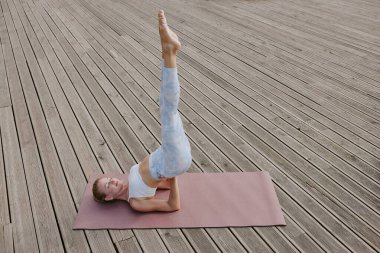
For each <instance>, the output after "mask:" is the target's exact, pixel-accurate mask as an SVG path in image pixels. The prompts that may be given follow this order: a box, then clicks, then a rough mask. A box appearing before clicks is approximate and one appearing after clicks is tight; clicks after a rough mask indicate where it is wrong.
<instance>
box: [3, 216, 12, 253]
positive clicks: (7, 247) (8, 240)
mask: <svg viewBox="0 0 380 253" xmlns="http://www.w3.org/2000/svg"><path fill="white" fill-rule="evenodd" d="M3 233H4V242H2V244H0V245H4V253H13V252H14V240H13V230H12V223H8V224H6V225H5V226H3ZM0 240H1V239H0Z"/></svg>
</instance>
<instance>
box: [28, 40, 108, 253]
mask: <svg viewBox="0 0 380 253" xmlns="http://www.w3.org/2000/svg"><path fill="white" fill-rule="evenodd" d="M28 35H29V41H31V43H32V45H33V46H34V50H35V52H36V56H37V57H38V59H40V66H41V68H42V69H43V72H44V75H45V78H46V80H47V82H48V83H49V84H50V85H53V84H54V83H57V80H55V79H54V74H53V71H52V69H51V68H50V65H49V63H47V62H46V61H43V59H46V58H45V57H44V56H43V55H42V54H41V52H42V51H43V50H42V48H39V47H38V46H39V45H38V42H36V38H35V37H33V36H31V35H32V34H30V33H29V34H28ZM35 65H37V63H35ZM32 73H33V70H32ZM41 75H42V74H41V73H39V74H38V73H34V80H39V81H38V82H37V85H36V86H37V87H38V92H39V93H40V94H39V97H40V99H41V102H42V104H43V106H44V107H45V110H46V111H45V113H46V114H47V115H48V120H49V123H50V124H51V125H53V127H52V128H53V131H54V135H56V134H58V137H57V138H58V139H59V138H62V137H60V136H64V135H65V133H64V129H63V126H62V125H60V124H57V122H56V121H58V120H59V116H58V112H57V111H56V110H54V108H55V107H54V104H53V102H52V100H50V101H49V98H50V94H49V91H48V90H47V86H46V83H45V82H44V81H43V79H42V76H41ZM43 84H44V85H45V86H43V87H41V86H40V85H43ZM63 97H64V96H63ZM50 99H51V98H50ZM36 101H37V99H36ZM58 101H59V100H58ZM66 109H67V108H66ZM43 121H44V120H43V119H39V120H38V122H43ZM69 122H70V121H69ZM71 123H73V122H71ZM44 128H45V127H44V126H42V127H40V128H38V129H41V131H42V134H41V133H40V134H38V133H37V141H38V142H39V146H40V149H41V150H42V154H43V155H42V156H41V157H42V159H43V164H44V166H45V167H46V168H60V167H61V166H60V164H59V161H58V157H56V156H54V154H55V155H56V153H54V152H49V151H50V150H54V146H53V144H52V143H51V140H47V139H46V138H47V137H46V136H43V133H49V130H47V129H44ZM79 129H80V128H79ZM62 130H63V133H62ZM37 132H38V130H37ZM38 137H39V138H41V139H40V140H39V138H38ZM49 146H50V147H49ZM44 149H46V150H44ZM62 152H67V150H66V151H65V150H62ZM48 154H50V157H47V156H48ZM58 171H62V169H58ZM45 173H46V174H47V175H48V179H49V180H48V182H49V184H50V186H49V189H50V190H51V192H52V198H53V203H54V205H55V206H56V209H57V210H58V211H57V218H58V221H59V224H60V228H61V231H62V232H61V233H62V237H63V240H64V242H65V243H66V249H67V250H68V251H73V252H78V251H88V250H89V248H88V246H87V242H86V239H85V237H84V234H83V232H82V231H73V230H72V229H71V226H72V224H73V222H74V217H75V213H76V210H75V206H74V205H73V204H74V202H73V201H72V200H71V201H70V200H69V198H70V199H71V194H70V192H69V191H68V188H67V185H66V184H64V185H62V183H65V182H66V180H65V177H64V175H62V174H61V175H60V174H59V173H57V172H56V171H49V170H45ZM50 180H53V182H50ZM82 185H85V181H84V180H83V181H82ZM81 193H82V191H81V192H80V194H81ZM70 202H71V203H70ZM70 207H71V210H70V211H71V212H68V210H69V209H70ZM62 212H63V213H62ZM99 239H100V238H99ZM99 239H98V240H97V242H98V241H99ZM106 245H107V243H106V241H104V242H103V247H102V249H104V250H108V251H110V250H111V249H113V246H112V244H111V245H110V248H108V249H107V248H106ZM108 245H109V244H108Z"/></svg>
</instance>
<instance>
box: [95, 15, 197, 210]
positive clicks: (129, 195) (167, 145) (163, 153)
mask: <svg viewBox="0 0 380 253" xmlns="http://www.w3.org/2000/svg"><path fill="white" fill-rule="evenodd" d="M158 21H159V33H160V38H161V48H162V58H163V63H161V87H160V115H161V125H162V129H161V134H162V145H161V146H160V147H159V148H158V149H157V150H155V151H154V152H153V153H152V154H151V155H148V156H146V157H145V158H144V159H143V160H142V161H141V162H140V163H139V164H136V165H134V166H132V168H131V170H130V173H129V176H128V182H123V181H121V180H119V179H117V178H106V177H102V178H98V179H97V180H96V181H95V182H94V185H93V195H94V198H95V199H96V200H98V201H111V200H114V199H121V200H126V201H128V202H129V204H130V205H131V207H132V208H133V209H135V210H137V211H141V212H150V211H164V212H171V211H176V210H178V209H179V208H180V198H179V190H178V183H177V178H176V176H178V175H180V174H182V173H185V172H186V171H187V170H188V169H189V167H190V165H191V160H192V158H191V149H190V144H189V140H188V139H187V137H186V135H185V132H184V130H183V126H182V121H181V118H180V116H179V113H178V111H177V108H178V103H179V94H180V87H179V81H178V75H177V67H176V66H177V64H176V54H177V51H178V50H179V49H180V48H181V43H180V42H179V40H178V37H177V35H176V34H175V33H174V32H173V31H172V30H171V29H170V28H169V26H168V24H167V22H166V18H165V14H164V11H162V10H160V11H159V13H158ZM157 188H163V189H170V195H169V199H168V200H159V199H154V195H155V193H156V190H157Z"/></svg>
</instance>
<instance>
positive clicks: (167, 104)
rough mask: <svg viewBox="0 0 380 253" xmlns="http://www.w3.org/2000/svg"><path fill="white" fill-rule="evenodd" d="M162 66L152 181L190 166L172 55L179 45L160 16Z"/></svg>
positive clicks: (171, 175) (188, 144)
mask: <svg viewBox="0 0 380 253" xmlns="http://www.w3.org/2000/svg"><path fill="white" fill-rule="evenodd" d="M159 21H160V37H161V45H162V56H163V62H162V63H161V87H160V115H161V128H162V129H161V135H162V145H161V146H160V147H159V148H158V149H157V150H156V151H154V152H153V153H152V154H151V155H150V157H149V159H150V160H149V165H150V172H151V175H152V177H154V178H155V179H157V180H158V179H159V178H160V177H175V176H178V175H180V174H182V173H184V172H186V171H187V170H188V169H189V167H190V165H191V160H192V158H191V149H190V143H189V140H188V139H187V137H186V135H185V132H184V129H183V125H182V120H181V117H180V115H179V113H178V110H177V108H178V103H179V96H180V84H179V80H178V74H177V68H176V53H177V50H179V48H180V46H181V44H180V43H179V41H178V37H177V36H176V35H175V34H174V33H173V32H172V31H171V30H170V29H169V27H168V26H167V24H166V19H165V16H164V14H163V13H161V12H160V14H159Z"/></svg>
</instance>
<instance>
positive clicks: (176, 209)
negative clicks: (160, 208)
mask: <svg viewBox="0 0 380 253" xmlns="http://www.w3.org/2000/svg"><path fill="white" fill-rule="evenodd" d="M170 209H171V210H172V211H178V210H179V209H181V205H180V204H179V203H173V204H171V205H170Z"/></svg>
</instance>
